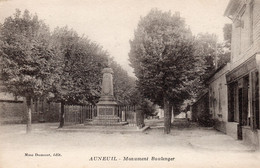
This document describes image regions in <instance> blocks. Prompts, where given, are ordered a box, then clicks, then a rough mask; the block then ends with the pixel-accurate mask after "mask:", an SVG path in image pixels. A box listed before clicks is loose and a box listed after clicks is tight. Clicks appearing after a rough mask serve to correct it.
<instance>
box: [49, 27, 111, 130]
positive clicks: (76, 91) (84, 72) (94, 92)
mask: <svg viewBox="0 0 260 168" xmlns="http://www.w3.org/2000/svg"><path fill="white" fill-rule="evenodd" d="M52 40H53V45H54V46H55V47H56V51H57V59H58V60H57V61H59V62H60V65H59V66H60V70H59V71H58V72H59V76H60V79H59V80H57V81H56V84H55V85H53V92H54V95H55V98H54V100H56V101H60V102H61V104H62V105H61V107H62V108H61V115H60V116H61V117H60V126H59V127H63V125H64V104H95V103H96V102H97V99H98V97H99V96H100V90H101V88H100V83H101V79H102V73H101V71H102V69H103V68H104V67H105V66H107V60H108V55H107V53H106V51H103V50H102V47H100V46H99V45H98V44H96V43H94V42H91V41H90V40H89V39H88V38H86V37H79V36H78V34H77V33H76V32H75V31H74V30H72V29H71V30H69V29H68V28H67V27H64V28H56V29H55V30H54V32H53V34H52Z"/></svg>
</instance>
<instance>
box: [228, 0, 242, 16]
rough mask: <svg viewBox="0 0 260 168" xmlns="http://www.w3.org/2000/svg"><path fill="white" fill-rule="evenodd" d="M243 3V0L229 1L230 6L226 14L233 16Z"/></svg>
mask: <svg viewBox="0 0 260 168" xmlns="http://www.w3.org/2000/svg"><path fill="white" fill-rule="evenodd" d="M240 3H241V0H230V1H229V3H228V6H227V8H226V10H225V13H224V16H227V17H230V16H233V15H234V13H235V12H236V10H237V8H238V7H239V4H240Z"/></svg>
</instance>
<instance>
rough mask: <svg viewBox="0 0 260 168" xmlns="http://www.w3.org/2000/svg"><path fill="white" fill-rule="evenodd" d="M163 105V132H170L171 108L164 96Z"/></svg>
mask: <svg viewBox="0 0 260 168" xmlns="http://www.w3.org/2000/svg"><path fill="white" fill-rule="evenodd" d="M163 107H164V133H165V134H169V133H170V132H171V110H170V103H169V100H168V99H167V98H166V96H164V98H163Z"/></svg>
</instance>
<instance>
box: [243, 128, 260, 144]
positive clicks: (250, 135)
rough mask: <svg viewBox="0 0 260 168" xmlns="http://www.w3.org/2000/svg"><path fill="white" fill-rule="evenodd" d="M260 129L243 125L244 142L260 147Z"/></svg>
mask: <svg viewBox="0 0 260 168" xmlns="http://www.w3.org/2000/svg"><path fill="white" fill-rule="evenodd" d="M258 132H259V131H257V130H252V129H251V128H250V127H249V126H243V127H242V133H243V142H244V143H245V144H247V145H252V146H253V147H255V148H259V134H258Z"/></svg>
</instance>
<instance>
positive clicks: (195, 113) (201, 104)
mask: <svg viewBox="0 0 260 168" xmlns="http://www.w3.org/2000/svg"><path fill="white" fill-rule="evenodd" d="M191 109H192V121H198V122H199V124H201V125H202V126H212V125H213V123H212V121H211V120H210V114H209V92H208V91H207V92H205V93H204V94H202V95H201V96H200V97H199V98H198V99H197V100H196V102H195V103H193V104H192V108H191Z"/></svg>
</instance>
